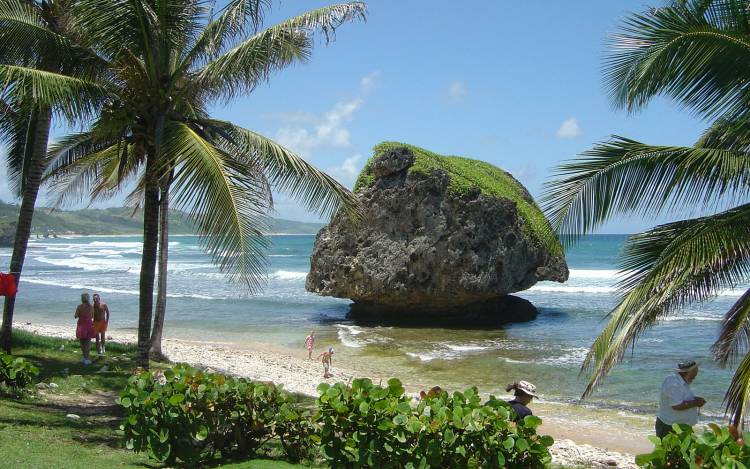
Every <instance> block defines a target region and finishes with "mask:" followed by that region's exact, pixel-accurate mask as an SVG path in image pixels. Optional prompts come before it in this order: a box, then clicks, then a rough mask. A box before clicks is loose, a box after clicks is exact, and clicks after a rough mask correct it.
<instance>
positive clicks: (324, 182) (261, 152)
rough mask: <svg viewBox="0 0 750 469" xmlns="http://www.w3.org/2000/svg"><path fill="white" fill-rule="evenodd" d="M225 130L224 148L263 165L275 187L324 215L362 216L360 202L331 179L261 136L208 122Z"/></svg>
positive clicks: (311, 209)
mask: <svg viewBox="0 0 750 469" xmlns="http://www.w3.org/2000/svg"><path fill="white" fill-rule="evenodd" d="M207 122H209V123H210V125H212V126H214V127H216V128H218V129H220V130H221V134H223V135H224V136H225V138H223V145H224V146H223V148H224V149H225V151H227V152H228V153H230V154H236V155H237V158H241V161H245V162H247V163H257V164H259V165H260V166H261V167H262V168H263V170H264V173H265V174H266V176H267V177H268V180H269V181H270V182H271V184H272V185H273V186H274V188H275V189H276V190H278V191H280V192H283V193H285V194H287V195H288V196H290V197H291V198H293V199H294V200H296V201H298V202H299V203H301V204H303V205H304V206H305V207H306V209H307V210H309V211H311V212H314V213H318V214H320V215H321V216H331V215H333V214H334V213H335V212H336V211H337V210H339V209H343V210H344V211H346V212H348V213H349V214H350V215H351V216H352V217H353V218H355V219H358V218H359V216H360V213H359V210H360V206H359V201H358V200H357V198H356V197H355V196H354V194H352V193H351V192H350V191H349V190H348V189H347V188H345V187H344V186H342V185H341V184H340V183H339V182H338V181H336V180H335V179H334V178H332V177H331V176H329V175H327V174H326V173H324V172H323V171H320V170H319V169H317V168H315V167H314V166H313V165H311V164H310V163H308V162H306V161H305V160H304V159H302V158H300V157H299V156H297V155H295V154H294V153H293V152H291V151H289V150H287V149H286V148H284V147H283V146H281V145H279V144H277V143H276V142H274V141H273V140H271V139H268V138H266V137H264V136H262V135H260V134H258V133H255V132H253V131H250V130H247V129H245V128H242V127H239V126H236V125H233V124H231V123H228V122H222V121H217V120H213V121H207Z"/></svg>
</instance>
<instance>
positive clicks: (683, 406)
mask: <svg viewBox="0 0 750 469" xmlns="http://www.w3.org/2000/svg"><path fill="white" fill-rule="evenodd" d="M696 376H698V364H697V363H696V362H695V360H690V361H686V362H682V363H678V364H677V368H676V369H675V370H674V373H672V374H671V375H669V376H667V377H666V378H665V379H664V382H663V383H662V384H661V396H660V398H659V413H657V414H656V425H655V430H656V436H658V437H659V438H664V437H665V436H666V435H667V434H668V433H671V432H674V429H673V428H672V425H673V424H675V423H679V424H682V425H690V426H691V427H692V426H693V425H695V424H696V423H698V409H699V408H700V407H703V406H704V405H705V404H706V400H705V399H703V398H702V397H697V396H695V395H694V394H693V391H691V390H690V383H692V382H693V380H694V379H695V377H696Z"/></svg>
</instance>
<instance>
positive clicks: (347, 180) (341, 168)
mask: <svg viewBox="0 0 750 469" xmlns="http://www.w3.org/2000/svg"><path fill="white" fill-rule="evenodd" d="M361 160H362V155H360V154H356V155H352V156H350V157H349V158H346V159H345V160H344V161H343V163H341V164H340V165H338V166H333V167H330V168H328V169H327V170H326V172H327V173H328V174H330V175H331V176H333V177H334V178H336V180H337V181H338V182H340V183H341V184H343V185H344V186H346V187H348V188H350V189H351V188H352V187H353V186H354V181H355V179H356V177H357V175H358V174H359V170H360V165H359V162H360V161H361Z"/></svg>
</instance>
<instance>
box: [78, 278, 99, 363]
mask: <svg viewBox="0 0 750 469" xmlns="http://www.w3.org/2000/svg"><path fill="white" fill-rule="evenodd" d="M73 317H75V318H77V319H78V325H77V326H76V339H78V341H79V342H80V343H81V353H83V360H81V362H82V363H83V364H84V365H90V364H91V358H90V356H89V354H90V352H91V339H93V338H94V337H95V334H94V308H93V307H92V306H91V298H90V297H89V294H88V293H81V304H80V305H78V307H77V308H76V312H75V315H74V316H73Z"/></svg>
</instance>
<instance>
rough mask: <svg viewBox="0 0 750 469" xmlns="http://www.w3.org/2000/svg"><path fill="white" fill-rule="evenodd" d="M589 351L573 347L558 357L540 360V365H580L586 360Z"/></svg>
mask: <svg viewBox="0 0 750 469" xmlns="http://www.w3.org/2000/svg"><path fill="white" fill-rule="evenodd" d="M588 352H589V349H586V348H582V347H571V348H567V349H564V353H563V354H562V355H559V356H557V357H545V358H542V359H540V360H539V362H540V363H544V364H545V365H552V366H559V365H576V366H578V365H580V364H581V363H583V360H584V359H585V358H586V355H587V354H588Z"/></svg>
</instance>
